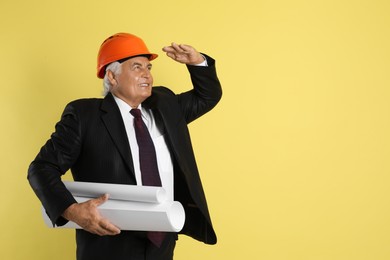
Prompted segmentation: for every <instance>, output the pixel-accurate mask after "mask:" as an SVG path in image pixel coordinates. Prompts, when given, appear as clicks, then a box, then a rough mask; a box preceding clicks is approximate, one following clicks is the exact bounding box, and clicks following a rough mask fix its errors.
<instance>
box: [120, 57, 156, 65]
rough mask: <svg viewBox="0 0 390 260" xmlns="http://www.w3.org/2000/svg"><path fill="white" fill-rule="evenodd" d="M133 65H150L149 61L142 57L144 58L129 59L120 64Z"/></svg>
mask: <svg viewBox="0 0 390 260" xmlns="http://www.w3.org/2000/svg"><path fill="white" fill-rule="evenodd" d="M134 64H141V65H149V64H151V63H150V61H149V59H148V58H147V57H144V56H137V57H133V58H130V59H128V60H126V61H125V62H123V63H122V65H126V66H131V65H134Z"/></svg>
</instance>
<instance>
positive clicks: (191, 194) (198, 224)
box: [28, 57, 222, 246]
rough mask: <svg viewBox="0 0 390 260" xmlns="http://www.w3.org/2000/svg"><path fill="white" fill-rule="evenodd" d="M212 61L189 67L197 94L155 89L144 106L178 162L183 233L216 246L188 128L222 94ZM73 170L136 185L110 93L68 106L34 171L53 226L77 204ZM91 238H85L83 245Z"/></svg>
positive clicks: (78, 177)
mask: <svg viewBox="0 0 390 260" xmlns="http://www.w3.org/2000/svg"><path fill="white" fill-rule="evenodd" d="M207 61H208V67H198V66H187V67H188V70H189V72H190V75H191V80H192V83H193V86H194V88H193V89H192V90H190V91H188V92H185V93H182V94H178V95H176V94H174V93H173V92H172V91H170V90H169V89H167V88H165V87H154V88H153V91H152V95H151V96H150V97H149V98H148V99H147V100H145V101H144V103H143V106H144V107H146V108H149V109H151V110H152V111H153V114H154V116H155V118H156V122H157V123H158V124H159V127H160V128H162V129H164V131H165V136H166V140H167V144H168V146H169V149H170V152H171V155H172V158H173V161H174V175H175V176H174V181H175V183H174V197H175V200H178V201H180V202H181V203H182V204H183V206H184V209H185V211H186V222H185V225H184V228H183V230H182V231H181V233H184V234H187V235H189V236H191V237H193V238H195V239H197V240H200V241H203V242H205V243H207V244H215V243H216V242H217V238H216V234H215V232H214V229H213V227H212V223H211V219H210V216H209V212H208V208H207V203H206V198H205V195H204V191H203V188H202V184H201V180H200V176H199V173H198V169H197V165H196V161H195V157H194V153H193V149H192V145H191V140H190V135H189V132H188V128H187V124H188V123H190V122H191V121H193V120H195V119H197V118H198V117H200V116H201V115H203V114H205V113H206V112H208V111H209V110H211V109H212V108H213V107H214V106H215V105H216V104H217V103H218V101H219V100H220V98H221V95H222V90H221V86H220V83H219V80H218V78H217V75H216V70H215V62H214V60H213V59H211V58H210V57H207ZM69 169H71V172H72V175H73V178H74V180H75V181H88V182H102V183H117V184H136V182H135V175H134V169H133V162H132V156H131V150H130V147H129V143H128V140H127V135H126V131H125V127H124V124H123V120H122V117H121V115H120V112H119V108H118V107H117V105H116V103H115V100H114V98H113V96H112V95H111V94H108V95H107V96H106V97H105V98H104V99H81V100H76V101H73V102H71V103H69V104H68V105H67V106H66V108H65V110H64V112H63V115H62V117H61V120H60V122H58V123H57V124H56V129H55V132H54V133H53V134H52V136H51V138H50V139H49V140H48V141H47V143H46V144H45V145H44V146H43V147H42V148H41V150H40V152H39V154H38V155H37V157H36V158H35V160H34V161H33V162H32V163H31V165H30V167H29V170H28V179H29V182H30V185H31V186H32V188H33V190H34V192H35V193H36V195H37V196H38V198H39V199H40V200H41V202H42V204H43V206H44V207H45V209H46V211H47V213H48V215H49V217H50V219H51V220H52V222H53V225H54V224H56V225H63V224H65V223H66V222H67V221H66V220H65V219H64V218H62V217H61V214H62V213H63V212H64V210H65V209H66V208H67V207H69V206H70V205H71V204H72V203H74V202H75V200H74V198H73V196H72V195H71V194H70V192H69V191H68V190H67V189H66V188H65V186H64V184H63V182H62V181H61V175H63V174H64V173H65V172H67V171H68V170H69ZM77 232H79V230H77ZM81 232H82V231H81ZM84 232H85V231H84ZM122 233H123V232H122ZM88 237H90V235H89V236H81V235H80V236H79V237H78V238H77V242H78V246H80V245H81V244H83V242H85V241H83V240H84V239H88ZM96 239H97V238H96ZM116 239H118V238H116Z"/></svg>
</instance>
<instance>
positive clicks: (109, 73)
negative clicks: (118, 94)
mask: <svg viewBox="0 0 390 260" xmlns="http://www.w3.org/2000/svg"><path fill="white" fill-rule="evenodd" d="M106 73H107V78H108V81H110V83H111V86H113V87H115V86H116V85H117V84H118V82H117V81H116V79H115V74H114V73H113V72H112V71H111V70H107V71H106Z"/></svg>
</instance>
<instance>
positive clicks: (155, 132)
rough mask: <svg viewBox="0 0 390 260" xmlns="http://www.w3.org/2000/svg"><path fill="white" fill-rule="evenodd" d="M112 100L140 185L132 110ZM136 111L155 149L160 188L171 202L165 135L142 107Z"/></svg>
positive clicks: (171, 182) (170, 176) (170, 183)
mask: <svg viewBox="0 0 390 260" xmlns="http://www.w3.org/2000/svg"><path fill="white" fill-rule="evenodd" d="M113 96H114V99H115V101H116V103H117V105H118V107H119V110H120V112H121V115H122V119H123V123H124V125H125V128H126V133H127V139H128V140H129V145H130V149H131V156H132V159H133V165H134V173H135V179H136V181H137V185H140V186H141V185H142V178H141V170H140V166H139V153H138V143H137V139H136V136H135V131H134V125H133V121H134V117H133V115H131V114H130V110H131V109H132V108H131V107H130V106H129V105H128V104H127V103H126V102H124V101H123V100H122V99H120V98H118V97H116V96H115V95H113ZM138 109H140V110H141V114H142V120H143V121H144V123H145V125H146V127H147V128H148V130H149V133H150V136H151V137H152V140H153V144H154V147H155V149H156V156H157V165H158V171H159V174H160V178H161V183H162V187H163V188H164V189H165V191H166V192H167V195H168V196H167V197H168V199H170V200H173V164H172V158H171V154H170V152H169V150H168V146H167V144H166V142H165V133H163V132H162V129H158V127H157V125H156V122H155V120H154V116H153V113H152V112H151V111H150V110H148V109H145V108H143V107H142V105H140V106H139V107H138Z"/></svg>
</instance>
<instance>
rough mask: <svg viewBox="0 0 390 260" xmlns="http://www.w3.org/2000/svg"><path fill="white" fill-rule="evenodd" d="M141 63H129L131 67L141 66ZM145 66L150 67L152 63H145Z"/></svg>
mask: <svg viewBox="0 0 390 260" xmlns="http://www.w3.org/2000/svg"><path fill="white" fill-rule="evenodd" d="M142 65H143V64H142V63H140V62H134V63H132V64H131V66H132V67H134V66H141V67H142ZM146 67H150V68H151V67H152V63H148V64H146Z"/></svg>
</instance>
